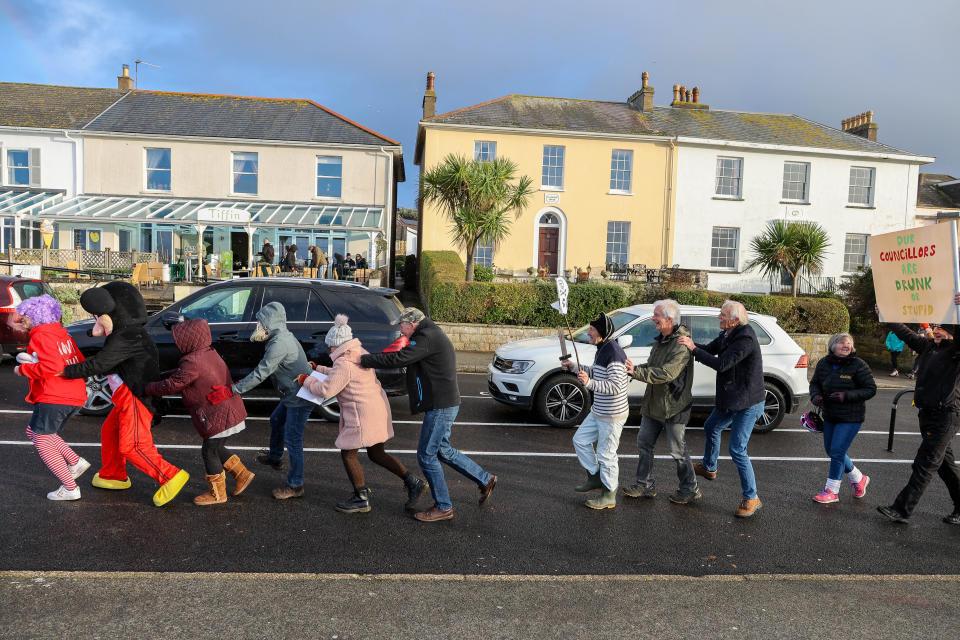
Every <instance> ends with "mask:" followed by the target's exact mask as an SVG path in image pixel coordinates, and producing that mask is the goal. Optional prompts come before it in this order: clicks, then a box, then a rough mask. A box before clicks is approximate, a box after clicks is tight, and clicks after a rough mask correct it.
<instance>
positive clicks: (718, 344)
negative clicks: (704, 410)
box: [693, 324, 766, 411]
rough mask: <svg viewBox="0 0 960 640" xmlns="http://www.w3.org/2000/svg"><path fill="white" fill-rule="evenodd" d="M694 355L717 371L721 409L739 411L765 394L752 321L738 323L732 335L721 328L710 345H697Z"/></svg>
mask: <svg viewBox="0 0 960 640" xmlns="http://www.w3.org/2000/svg"><path fill="white" fill-rule="evenodd" d="M693 357H694V358H696V360H697V362H702V363H703V364H705V365H706V366H708V367H710V368H711V369H715V370H716V371H717V397H716V406H717V409H718V410H719V411H740V410H742V409H746V408H748V407H752V406H753V405H755V404H757V403H758V402H763V400H764V398H765V397H766V391H765V390H764V388H763V361H762V359H761V357H760V342H759V341H757V334H756V333H754V331H753V327H751V326H750V325H749V324H740V325H737V326H736V327H734V328H733V330H732V331H730V333H729V335H728V334H727V332H726V331H722V332H721V333H720V335H719V336H717V337H716V338H715V339H714V341H713V342H711V343H710V344H707V345H699V344H698V345H697V348H696V349H694V350H693Z"/></svg>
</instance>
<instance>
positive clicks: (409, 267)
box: [403, 253, 420, 291]
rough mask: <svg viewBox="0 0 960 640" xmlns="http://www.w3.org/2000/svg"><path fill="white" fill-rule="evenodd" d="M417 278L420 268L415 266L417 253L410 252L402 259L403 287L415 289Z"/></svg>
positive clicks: (418, 277)
mask: <svg viewBox="0 0 960 640" xmlns="http://www.w3.org/2000/svg"><path fill="white" fill-rule="evenodd" d="M419 279H420V270H419V269H418V267H417V255H416V254H415V253H411V254H410V255H408V256H406V257H405V258H404V261H403V288H404V289H409V290H410V291H416V290H417V282H418V281H419Z"/></svg>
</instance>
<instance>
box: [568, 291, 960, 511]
mask: <svg viewBox="0 0 960 640" xmlns="http://www.w3.org/2000/svg"><path fill="white" fill-rule="evenodd" d="M953 303H954V304H955V305H960V293H958V294H957V295H956V296H955V297H954V299H953ZM719 318H720V329H721V331H720V335H719V336H717V338H715V339H714V340H713V341H711V342H710V343H709V344H695V343H694V341H693V340H692V338H691V336H690V333H689V331H688V330H687V328H686V327H684V326H683V325H681V324H680V307H679V305H678V303H677V302H676V301H675V300H659V301H657V302H656V303H654V312H653V322H654V324H655V326H656V328H657V330H658V331H659V333H660V335H658V336H657V338H656V340H655V341H654V343H653V346H652V348H651V351H650V357H649V359H648V360H647V362H646V363H643V364H634V363H632V362H631V361H630V360H629V359H628V358H627V356H626V354H625V353H624V351H623V349H622V348H621V347H620V345H619V344H618V343H617V342H616V341H615V340H613V339H611V338H612V335H613V332H614V326H613V323H612V322H611V320H610V318H609V317H607V316H606V315H605V314H600V316H599V317H597V319H596V320H594V321H593V322H591V323H590V327H589V329H588V336H589V338H590V342H591V343H592V344H594V345H596V346H597V352H596V355H595V358H594V362H593V365H592V366H583V365H581V366H580V367H579V370H578V371H577V375H578V378H579V380H580V382H581V384H583V385H584V386H585V387H586V388H587V389H589V390H590V391H591V392H592V393H593V406H592V408H591V410H590V412H589V413H588V414H587V417H586V418H585V419H584V421H583V423H582V424H581V425H580V427H579V428H578V429H577V431H576V433H575V435H574V437H573V445H574V449H575V450H576V453H577V458H578V459H579V461H580V464H581V466H582V467H583V468H584V469H585V470H586V472H587V477H586V480H585V481H584V483H583V484H581V485H579V486H577V487H576V488H575V491H577V492H578V493H590V492H596V491H599V492H600V494H599V495H598V496H596V497H594V498H591V499H589V500H587V501H586V506H588V507H590V508H592V509H609V508H614V507H616V504H617V491H618V489H619V465H618V456H617V450H618V447H619V443H620V434H621V431H622V429H623V426H624V424H625V423H626V420H627V417H628V413H629V406H628V402H627V387H628V385H629V383H630V380H631V378H632V379H635V380H639V381H641V382H644V383H646V385H647V387H646V392H645V394H644V397H643V403H642V407H641V411H642V416H643V417H642V420H641V422H640V428H639V430H638V433H637V448H638V450H639V462H638V463H637V472H636V481H635V482H634V483H632V484H630V485H628V486H625V487H623V488H622V490H621V491H622V493H623V494H624V495H626V496H629V497H631V498H639V499H645V498H646V499H649V498H654V497H656V495H657V488H656V484H655V482H654V478H653V473H652V470H653V460H654V455H653V448H654V445H655V443H656V441H657V439H658V438H659V436H660V434H661V433H664V432H665V433H666V437H667V444H668V449H669V452H670V455H671V457H672V458H673V459H674V461H675V462H676V466H677V476H678V481H679V487H678V489H677V490H676V491H675V492H674V493H672V494H671V495H670V496H669V500H670V501H671V502H673V503H676V504H690V503H693V502H694V501H696V500H699V499H700V498H701V497H702V493H701V491H700V487H699V483H698V481H697V478H698V477H701V478H704V479H706V480H710V481H713V480H716V479H717V477H718V474H719V467H718V454H719V451H720V434H721V432H722V431H723V430H724V429H725V428H728V427H729V428H730V445H729V447H730V456H731V458H732V460H733V463H734V465H735V466H736V468H737V471H738V473H739V476H740V487H741V490H742V498H741V500H740V502H739V504H738V506H737V508H736V510H735V512H734V515H735V516H736V517H738V518H749V517H751V516H753V515H754V514H755V513H756V512H757V510H758V509H760V507H761V506H762V502H761V501H760V498H759V497H758V495H757V482H756V476H755V474H754V470H753V465H752V463H751V461H750V457H749V455H748V454H747V445H748V443H749V441H750V435H751V433H752V432H753V427H754V424H755V423H756V421H757V419H758V418H759V417H760V416H761V414H762V413H763V411H764V404H765V403H764V400H765V395H766V392H765V389H764V381H763V365H762V360H761V353H760V343H759V341H758V340H757V336H756V333H755V332H754V330H753V328H752V327H751V326H750V322H749V317H748V315H747V311H746V309H745V308H744V306H743V305H742V304H741V303H739V302H736V301H733V300H727V301H726V302H724V304H723V306H722V307H721V309H720V314H719ZM888 327H889V328H890V330H891V331H892V332H893V333H895V334H896V335H897V336H898V337H899V338H900V339H901V340H903V341H904V342H905V343H906V344H907V345H908V346H909V347H910V348H911V349H913V350H914V351H915V352H916V353H917V354H918V362H917V383H916V392H915V396H914V404H915V405H916V406H917V407H918V409H919V423H920V432H921V444H920V447H919V449H918V451H917V454H916V457H915V459H914V462H913V466H912V472H911V475H910V478H909V480H908V482H907V485H906V486H905V487H904V488H903V490H902V491H900V493H899V494H898V495H897V497H896V498H895V500H894V501H893V503H892V504H891V505H889V506H885V505H884V506H879V507H877V510H878V511H879V512H880V513H881V514H883V515H884V516H885V517H887V518H889V519H890V520H893V521H895V522H901V523H905V522H907V521H908V520H909V518H910V516H911V514H912V513H913V511H914V509H915V508H916V505H917V502H918V501H919V499H920V496H921V495H922V494H923V492H924V490H925V489H926V487H927V485H928V484H929V482H930V480H931V479H932V478H933V476H934V474H937V475H939V476H940V478H941V479H942V480H943V481H944V483H945V484H946V485H947V489H948V491H949V494H950V497H951V499H952V501H953V511H952V512H951V513H950V514H948V515H947V516H945V517H944V518H943V521H944V522H946V523H948V524H960V475H958V472H957V467H956V462H955V459H954V455H953V450H952V449H951V440H952V438H953V435H954V434H955V433H956V432H957V429H958V428H960V347H958V345H957V342H956V341H955V340H954V336H957V335H958V331H960V326H958V325H933V326H932V327H931V329H932V333H931V334H930V335H929V337H926V336H924V335H923V334H919V333H917V332H914V331H912V330H911V329H909V328H908V327H907V326H906V325H903V324H896V323H894V324H889V325H888ZM695 362H700V363H702V364H704V365H705V366H708V367H710V368H711V369H714V370H716V372H717V377H716V406H715V408H714V409H713V411H712V412H711V413H710V416H709V417H708V418H707V420H706V422H705V423H704V426H703V430H704V440H705V443H704V453H703V458H702V459H701V460H700V462H697V463H693V462H692V461H691V459H690V454H689V453H688V451H687V446H686V442H685V439H684V433H685V429H686V425H687V422H688V421H689V419H690V413H691V407H692V400H693V395H692V386H693V375H694V363H695ZM563 366H564V367H565V368H567V369H570V370H574V369H575V368H576V367H575V366H574V365H573V363H571V362H570V361H569V360H567V361H565V362H564V363H563ZM876 392H877V386H876V383H875V382H874V380H873V374H872V372H871V370H870V367H869V366H868V365H867V364H866V363H865V362H864V361H863V360H861V359H860V358H858V357H856V355H855V352H854V342H853V337H852V336H851V335H850V334H848V333H838V334H836V335H834V336H832V337H831V338H830V340H829V343H828V353H827V354H826V356H825V357H823V358H821V359H820V360H819V361H818V363H817V367H816V369H815V371H814V375H813V378H812V379H811V381H810V398H811V402H812V403H813V404H814V405H815V406H816V407H818V408H819V409H820V410H821V411H822V413H823V417H822V431H823V444H824V449H825V450H826V452H827V454H828V455H829V456H830V467H829V471H828V473H827V480H826V483H825V486H824V488H823V490H822V491H820V492H819V493H817V494H816V495H815V496H813V500H814V501H816V502H818V503H820V504H829V503H835V502H839V500H840V489H841V486H842V484H843V477H844V476H846V478H847V481H848V482H849V483H850V487H851V489H852V494H853V497H854V498H863V497H864V496H865V495H866V492H867V486H868V485H869V483H870V477H869V476H867V475H865V474H864V473H863V472H862V471H861V470H860V469H858V468H857V467H856V465H854V464H853V462H852V461H851V459H850V457H849V456H848V455H847V452H848V450H849V448H850V445H851V444H852V443H853V440H854V438H855V437H856V435H857V433H858V432H859V430H860V427H861V425H862V424H863V421H864V418H865V415H866V409H865V403H866V401H867V400H869V399H870V398H872V397H873V396H874V395H876Z"/></svg>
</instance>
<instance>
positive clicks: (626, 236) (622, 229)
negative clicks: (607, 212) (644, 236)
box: [603, 220, 632, 265]
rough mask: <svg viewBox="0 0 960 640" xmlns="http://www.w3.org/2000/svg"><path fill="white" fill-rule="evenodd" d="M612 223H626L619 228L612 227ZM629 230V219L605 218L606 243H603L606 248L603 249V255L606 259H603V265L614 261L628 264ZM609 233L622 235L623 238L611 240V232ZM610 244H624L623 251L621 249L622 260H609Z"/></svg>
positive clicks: (630, 228)
mask: <svg viewBox="0 0 960 640" xmlns="http://www.w3.org/2000/svg"><path fill="white" fill-rule="evenodd" d="M612 225H626V226H625V227H620V228H619V229H613V228H611V226H612ZM631 230H632V227H631V224H630V221H629V220H607V239H606V244H605V249H606V251H605V253H604V257H605V258H606V259H605V260H604V263H603V264H604V265H608V264H611V263H616V264H629V263H630V232H631ZM611 233H614V234H619V235H622V236H623V238H624V239H623V240H611V239H610V234H611ZM611 244H613V245H621V244H622V245H625V246H624V251H623V254H624V259H623V260H611V259H610V256H611V251H610V246H611Z"/></svg>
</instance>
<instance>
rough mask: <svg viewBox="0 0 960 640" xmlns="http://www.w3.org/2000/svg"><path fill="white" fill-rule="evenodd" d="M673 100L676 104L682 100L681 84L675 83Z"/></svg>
mask: <svg viewBox="0 0 960 640" xmlns="http://www.w3.org/2000/svg"><path fill="white" fill-rule="evenodd" d="M673 102H674V104H676V103H677V102H680V85H678V84H675V85H673Z"/></svg>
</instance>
